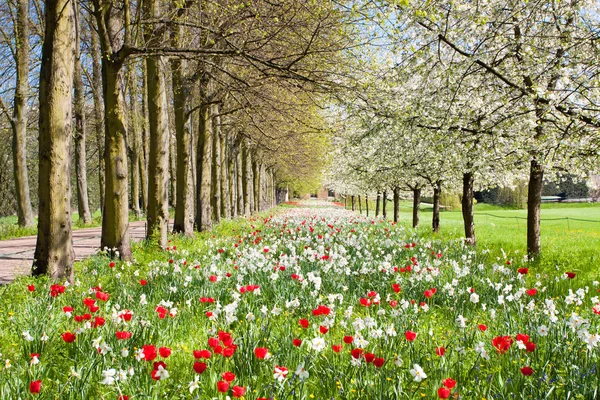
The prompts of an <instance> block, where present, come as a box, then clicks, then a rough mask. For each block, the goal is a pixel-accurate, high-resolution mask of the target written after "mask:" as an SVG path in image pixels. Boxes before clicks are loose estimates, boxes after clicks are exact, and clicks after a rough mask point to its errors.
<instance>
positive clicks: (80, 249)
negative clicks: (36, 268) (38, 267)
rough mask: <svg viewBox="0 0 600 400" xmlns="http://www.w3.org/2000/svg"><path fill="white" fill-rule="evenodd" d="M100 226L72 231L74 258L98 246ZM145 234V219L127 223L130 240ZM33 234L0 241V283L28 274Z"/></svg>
mask: <svg viewBox="0 0 600 400" xmlns="http://www.w3.org/2000/svg"><path fill="white" fill-rule="evenodd" d="M101 233H102V228H100V227H98V228H86V229H78V230H74V231H73V249H74V250H75V259H76V260H82V259H84V258H86V257H88V256H90V255H92V254H94V253H96V251H97V250H98V249H99V248H100V234H101ZM145 235H146V221H136V222H130V223H129V236H130V238H131V240H132V241H139V240H142V239H143V238H144V237H145ZM35 242H36V237H35V236H25V237H20V238H17V239H10V240H2V241H0V284H6V283H10V282H12V280H13V279H14V277H15V275H26V274H29V270H30V269H31V264H32V263H33V252H34V251H35Z"/></svg>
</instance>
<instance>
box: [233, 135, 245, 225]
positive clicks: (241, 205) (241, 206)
mask: <svg viewBox="0 0 600 400" xmlns="http://www.w3.org/2000/svg"><path fill="white" fill-rule="evenodd" d="M235 168H236V175H237V213H238V215H239V216H242V215H244V210H245V209H246V204H245V197H244V179H243V173H244V171H243V167H242V141H240V144H239V145H238V151H237V157H236V162H235Z"/></svg>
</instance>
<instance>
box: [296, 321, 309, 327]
mask: <svg viewBox="0 0 600 400" xmlns="http://www.w3.org/2000/svg"><path fill="white" fill-rule="evenodd" d="M298 324H300V326H301V327H303V328H304V329H306V328H308V320H307V319H300V320H298Z"/></svg>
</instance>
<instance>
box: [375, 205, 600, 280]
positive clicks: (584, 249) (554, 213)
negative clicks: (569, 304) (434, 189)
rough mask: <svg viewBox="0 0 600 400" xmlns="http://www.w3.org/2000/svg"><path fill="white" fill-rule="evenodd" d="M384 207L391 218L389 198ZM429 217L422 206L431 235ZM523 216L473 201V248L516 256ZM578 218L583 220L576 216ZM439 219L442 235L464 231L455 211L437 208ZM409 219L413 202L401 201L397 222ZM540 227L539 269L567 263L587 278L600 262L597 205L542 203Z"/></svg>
mask: <svg viewBox="0 0 600 400" xmlns="http://www.w3.org/2000/svg"><path fill="white" fill-rule="evenodd" d="M369 206H371V204H369ZM373 207H374V205H373ZM369 208H371V207H369ZM387 212H388V218H391V217H392V215H393V204H392V203H391V202H390V204H388V207H387ZM364 214H366V213H365V210H363V215H364ZM369 215H371V216H373V215H374V213H372V212H371V211H370V213H369ZM431 217H432V212H431V207H430V206H427V205H422V207H421V220H420V226H419V229H418V230H419V233H420V234H421V235H424V236H433V234H432V233H431V228H430V227H431ZM526 217H527V211H526V210H515V209H506V208H502V207H499V206H494V205H489V204H476V205H475V235H476V237H477V246H478V248H487V249H491V251H492V252H493V254H496V255H497V256H498V257H499V258H504V259H506V258H508V259H511V258H512V259H514V260H517V259H521V258H522V257H523V256H524V255H525V253H526V244H527V241H526V233H527V221H526V219H525V218H526ZM566 218H569V219H566ZM582 219H583V220H586V221H580V220H582ZM440 220H441V232H440V234H439V235H440V236H441V237H444V238H460V237H462V236H463V235H464V232H463V222H462V214H461V212H460V210H453V211H442V212H441V215H440ZM411 221H412V204H411V203H410V202H402V203H401V207H400V224H402V225H404V226H406V227H410V226H411ZM588 221H595V222H588ZM541 229H542V233H541V242H542V256H541V257H540V259H539V260H538V262H539V266H540V267H541V268H540V269H541V270H543V271H550V270H552V269H555V268H562V269H564V268H567V269H571V270H573V271H574V272H577V273H579V274H582V275H584V276H586V277H587V278H588V279H592V274H593V272H594V271H595V270H597V267H598V264H599V263H600V204H597V203H596V204H589V203H571V204H568V203H545V204H543V205H542V226H541ZM503 252H504V253H506V257H504V256H503Z"/></svg>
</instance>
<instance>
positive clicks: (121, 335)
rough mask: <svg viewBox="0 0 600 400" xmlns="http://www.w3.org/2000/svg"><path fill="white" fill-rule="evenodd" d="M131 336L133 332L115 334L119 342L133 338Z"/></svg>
mask: <svg viewBox="0 0 600 400" xmlns="http://www.w3.org/2000/svg"><path fill="white" fill-rule="evenodd" d="M131 335H132V333H131V332H120V331H117V332H115V336H116V337H117V339H119V340H124V339H129V338H130V337H131Z"/></svg>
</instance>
